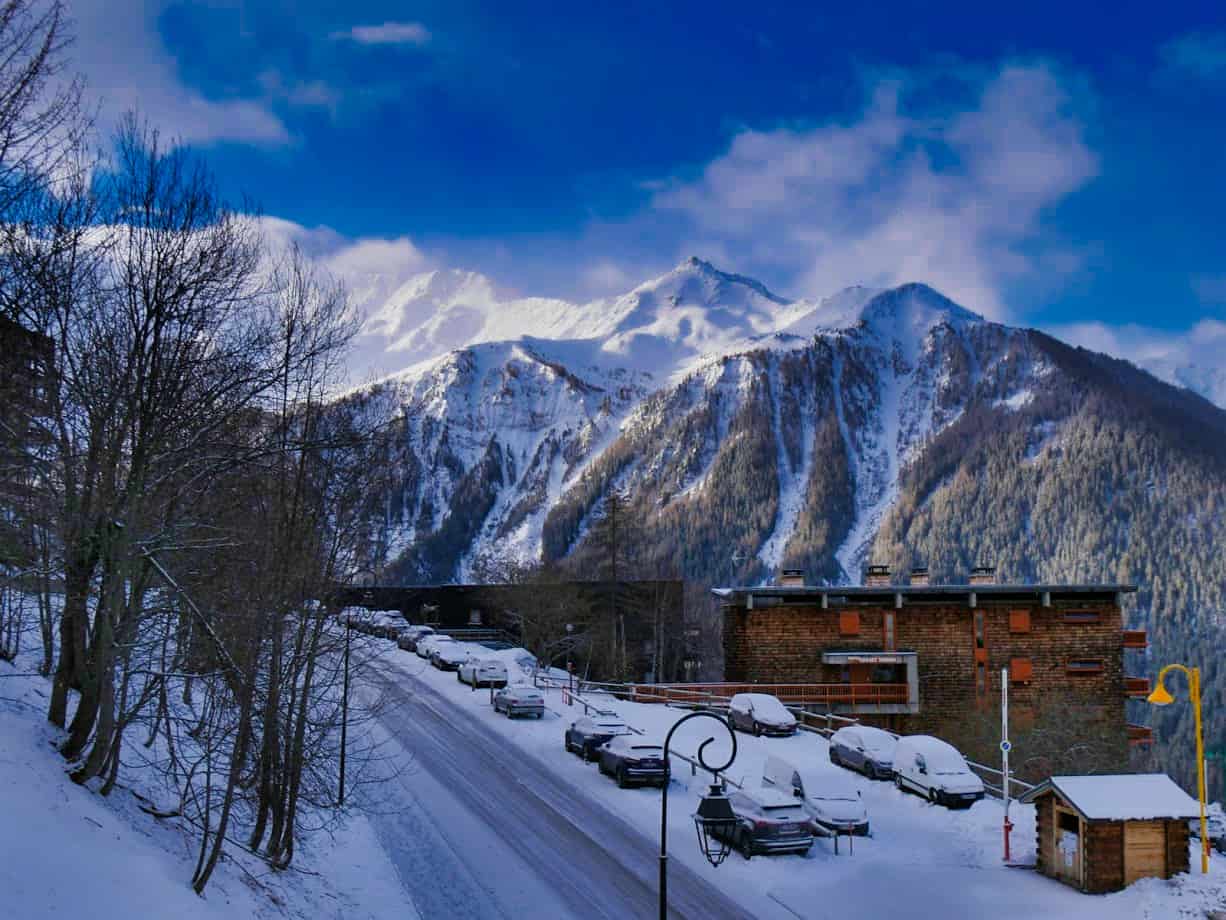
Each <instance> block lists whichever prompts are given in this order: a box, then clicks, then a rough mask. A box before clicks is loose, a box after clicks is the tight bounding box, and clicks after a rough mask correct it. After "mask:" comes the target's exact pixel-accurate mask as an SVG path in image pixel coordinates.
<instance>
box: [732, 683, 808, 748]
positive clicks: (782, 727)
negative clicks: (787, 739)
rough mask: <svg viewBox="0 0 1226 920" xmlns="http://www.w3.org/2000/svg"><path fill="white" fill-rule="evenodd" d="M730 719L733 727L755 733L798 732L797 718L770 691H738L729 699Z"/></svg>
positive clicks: (781, 733) (785, 733)
mask: <svg viewBox="0 0 1226 920" xmlns="http://www.w3.org/2000/svg"><path fill="white" fill-rule="evenodd" d="M728 721H729V722H730V723H732V727H733V728H739V729H740V730H741V731H743V732H752V733H753V734H755V735H775V736H780V737H782V736H787V735H794V734H796V719H795V717H794V716H793V715H792V714H791V713H790V712H788V711H787V708H786V707H785V706H784V705H783V704H782V703H781V702H779V698H778V697H775V696H771V695H770V694H769V693H738V694H736V695H735V696H733V697H732V699H731V700H729V701H728Z"/></svg>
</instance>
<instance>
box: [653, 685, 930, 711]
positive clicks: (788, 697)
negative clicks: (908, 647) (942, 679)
mask: <svg viewBox="0 0 1226 920" xmlns="http://www.w3.org/2000/svg"><path fill="white" fill-rule="evenodd" d="M630 686H631V687H632V688H634V691H635V692H638V693H649V694H651V695H653V696H655V697H657V698H662V699H670V698H675V699H679V700H689V699H693V698H695V695H696V694H701V695H702V696H703V697H705V698H719V699H724V700H727V699H730V698H731V697H733V696H735V695H736V694H738V693H769V694H771V695H772V696H775V697H778V699H779V701H780V702H782V703H783V704H784V705H785V706H786V705H805V704H810V705H811V704H819V705H821V704H825V705H833V704H835V703H850V704H853V705H876V706H881V705H889V704H903V705H905V704H906V703H907V702H909V699H910V691H909V688H908V686H907V685H906V684H875V683H855V684H845V683H825V684H748V683H709V684H631V685H630Z"/></svg>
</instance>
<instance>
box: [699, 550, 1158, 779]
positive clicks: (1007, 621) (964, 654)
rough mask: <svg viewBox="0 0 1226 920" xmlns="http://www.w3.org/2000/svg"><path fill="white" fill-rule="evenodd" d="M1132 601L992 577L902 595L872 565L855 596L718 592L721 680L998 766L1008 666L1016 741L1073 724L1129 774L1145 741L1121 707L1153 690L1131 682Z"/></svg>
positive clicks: (919, 575) (794, 578) (823, 590)
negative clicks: (952, 747)
mask: <svg viewBox="0 0 1226 920" xmlns="http://www.w3.org/2000/svg"><path fill="white" fill-rule="evenodd" d="M1135 590H1136V588H1135V587H1134V586H1132V585H1020V584H998V583H996V580H995V575H994V571H993V570H992V569H990V568H982V569H976V570H975V572H974V573H973V575H972V576H971V581H970V583H969V584H961V585H933V584H929V582H928V576H927V570H924V569H917V570H915V571H914V572H913V573H912V576H911V580H910V583H908V584H906V585H896V584H891V577H890V573H889V571H888V569H885V568H884V567H879V566H872V567H870V568H869V569H868V571H867V573H866V577H865V584H864V586H862V587H809V586H805V585H804V584H803V582H802V579H801V577H800V575H799V573H785V577H784V579H783V584H780V585H778V586H768V587H757V588H727V589H716V591H715V593H716V595H717V596H718V597H719V598H720V599H721V601H722V604H723V611H724V656H725V660H724V679H725V681H727V682H730V683H749V684H761V685H776V686H777V689H778V691H779V692H780V696H781V697H784V698H785V699H786V700H787V701H788V702H800V699H799V698H800V697H805V699H804V703H805V704H806V705H807V706H810V707H815V708H817V709H818V710H819V711H829V712H835V713H840V714H845V715H851V716H855V717H857V718H860V719H861V720H863V721H865V722H868V723H872V724H878V725H882V726H884V727H888V728H891V729H893V730H895V731H898V732H902V733H907V734H915V733H931V734H936V735H939V736H941V737H944V738H946V739H948V740H950V741H953V742H955V743H960V744H961V745H962V746H963V749H964V750H967V751H968V753H971V754H972V755H973V756H978V757H981V758H986V757H988V756H992V759H993V760H995V759H996V757H997V756H999V755H995V754H994V752H993V750H992V748H994V747H995V743H996V741H998V740H999V737H1000V735H999V729H998V727H997V726H998V725H999V701H1000V695H1001V686H1000V682H1001V671H1002V669H1003V668H1008V670H1009V682H1010V715H1011V719H1010V721H1011V725H1012V726H1013V727H1014V730H1017V731H1019V732H1023V733H1024V732H1026V731H1029V730H1032V729H1034V728H1035V727H1036V725H1038V726H1039V727H1042V724H1041V723H1042V722H1052V723H1055V722H1063V723H1064V724H1065V726H1066V727H1067V726H1068V725H1069V724H1071V723H1072V722H1073V721H1077V723H1078V724H1079V725H1083V726H1085V731H1086V733H1087V734H1089V733H1093V734H1094V735H1095V736H1096V738H1097V740H1098V743H1099V749H1100V752H1101V751H1102V750H1106V751H1108V752H1109V753H1107V754H1106V755H1102V759H1105V760H1106V761H1107V762H1108V763H1110V762H1114V763H1117V764H1123V763H1125V762H1126V761H1127V757H1128V750H1127V748H1128V742H1129V741H1130V740H1132V741H1142V740H1146V738H1147V730H1145V729H1141V728H1137V727H1131V726H1129V725H1128V723H1127V719H1126V713H1125V708H1126V702H1127V699H1128V698H1129V697H1143V696H1144V695H1145V694H1147V693H1148V692H1149V682H1148V680H1147V679H1145V678H1133V677H1129V676H1127V675H1126V672H1125V652H1126V649H1134V648H1141V649H1143V648H1144V647H1145V644H1146V636H1145V633H1144V632H1141V631H1136V630H1125V629H1124V628H1123V615H1122V611H1121V600H1122V597H1123V595H1124V594H1127V593H1131V592H1133V591H1135ZM789 685H791V686H789ZM763 689H766V688H765V687H764V688H763ZM993 723H995V724H993ZM1098 765H1099V764H1096V766H1098Z"/></svg>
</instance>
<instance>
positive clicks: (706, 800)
mask: <svg viewBox="0 0 1226 920" xmlns="http://www.w3.org/2000/svg"><path fill="white" fill-rule="evenodd" d="M704 716H705V717H706V718H708V719H714V720H715V721H716V722H718V723H719V724H720V725H722V726H723V727H724V728H725V729H726V730H727V732H728V737H729V738H731V739H732V753H731V754H729V755H728V760H727V762H726V763H722V764H720V765H719V766H712V765H711V764H709V763H707V761H706V758H705V757H704V756H703V751H704V750H705V749H706V747H707V745H708V744H710V743H711V742H712V741H714V740H715V739H714V738H708V739H707V740H706V741H704V742H703V743H702V744H700V745H698V763H699V764H700V765H701V766H702V768H703V769H704V770H706V771H707V772H708V773H710V774H711V775H712V776H713V777H714V778H715V782H713V783H712V784H711V789H710V791H709V792H708V793H707V794H706V795H704V796H703V797H702V801H700V802H699V803H698V811H696V812H695V813H694V827H695V829H696V830H697V832H698V846H699V848H700V849H701V850H702V854H703V855H704V856H705V857H707V861H708V862H710V863H711V865H713V866H718V865H719V864H720V863H722V862H723V861H724V858H725V857H727V855H728V853H729V852H730V851H731V849H732V845H731V842H730V841H731V840H732V833H731V831H732V828H734V827H735V826H736V814H735V813H734V812H733V811H732V803H731V802H729V801H728V796H727V795H725V794H724V784H723V783H722V782H720V780H719V774H720V773H722V772H723V771H724V770H727V769H728V768H729V767H730V766H732V762H733V761H734V760H736V734H735V733H734V732H733V731H732V726H731V725H729V724H728V720H727V719H725V718H724V717H723V716H720V715H717V714H716V713H714V712H707V711H706V710H699V711H697V712H691V713H690V714H689V715H686V716H682V717H681V718H680V719H678V720H677V721H676V722H675V723H674V724H673V727H672V728H670V729H669V730H668V734H667V735H666V736H665V738H664V759H665V763H667V762H668V746H669V744H670V743H671V742H672V740H673V732H675V731H676V730H677V729H678V728H680V727H681V725H682V723H684V722H688V721H689V720H690V719H698V718H702V717H704ZM670 785H671V781H669V782H665V783H664V788H663V790H662V791H661V794H660V920H668V787H669V786H670Z"/></svg>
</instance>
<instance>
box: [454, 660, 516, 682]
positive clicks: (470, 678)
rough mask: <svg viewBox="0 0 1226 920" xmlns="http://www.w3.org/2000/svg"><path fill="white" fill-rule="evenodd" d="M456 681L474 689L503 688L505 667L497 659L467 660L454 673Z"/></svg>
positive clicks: (505, 674)
mask: <svg viewBox="0 0 1226 920" xmlns="http://www.w3.org/2000/svg"><path fill="white" fill-rule="evenodd" d="M456 680H458V681H460V682H461V683H465V684H470V685H472V686H473V687H474V688H476V687H505V686H506V685H507V666H506V665H505V664H503V663H502V662H501V661H499V660H498V659H497V658H469V659H468V660H467V661H465V662H464V663H463V664H462V665H460V670H459V671H457V672H456Z"/></svg>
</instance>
